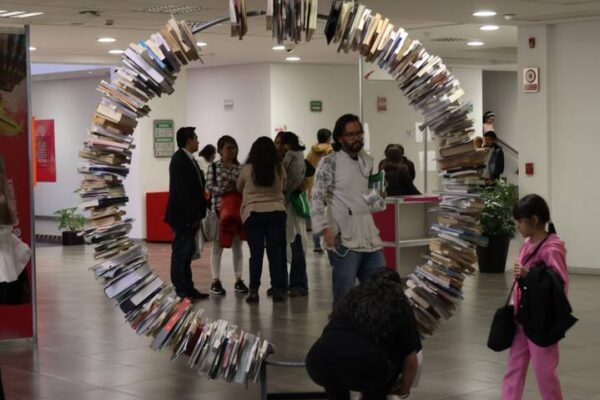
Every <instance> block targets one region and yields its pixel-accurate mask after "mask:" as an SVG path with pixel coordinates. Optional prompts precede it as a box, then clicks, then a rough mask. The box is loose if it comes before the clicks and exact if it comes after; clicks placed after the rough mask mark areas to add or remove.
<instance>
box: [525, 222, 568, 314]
mask: <svg viewBox="0 0 600 400" xmlns="http://www.w3.org/2000/svg"><path fill="white" fill-rule="evenodd" d="M536 246H537V244H536V245H535V246H534V245H532V244H531V240H530V239H526V240H525V243H524V244H523V247H521V251H520V252H519V263H520V264H523V260H525V259H527V257H528V256H529V254H531V253H532V252H533V251H534V250H535V248H536ZM566 255H567V250H566V249H565V243H564V242H563V241H562V240H560V238H559V237H558V235H556V234H554V233H553V234H550V236H548V239H546V241H545V242H544V244H543V245H542V247H540V249H539V250H538V252H537V254H536V255H535V256H533V258H531V260H529V261H528V262H527V265H525V266H526V267H528V268H531V267H533V266H535V265H536V264H537V263H538V262H540V261H543V262H544V263H545V264H546V266H548V268H552V270H554V272H556V273H557V274H558V276H560V278H561V279H562V281H563V282H564V285H565V294H566V293H568V288H569V273H568V271H567V260H566ZM520 302H521V289H520V288H519V285H517V287H515V291H514V292H513V304H514V305H515V311H517V310H518V309H519V307H518V306H519V304H520Z"/></svg>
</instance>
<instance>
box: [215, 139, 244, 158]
mask: <svg viewBox="0 0 600 400" xmlns="http://www.w3.org/2000/svg"><path fill="white" fill-rule="evenodd" d="M228 144H231V145H233V146H235V149H236V150H237V152H236V154H235V158H234V159H233V163H234V164H235V165H240V162H239V161H238V159H237V156H238V155H237V153H238V152H239V151H240V148H239V147H238V144H237V142H236V141H235V139H234V138H233V137H231V136H229V135H223V136H221V137H220V138H219V140H217V150H218V151H219V154H221V150H223V147H225V146H227V145H228Z"/></svg>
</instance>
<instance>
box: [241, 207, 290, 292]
mask: <svg viewBox="0 0 600 400" xmlns="http://www.w3.org/2000/svg"><path fill="white" fill-rule="evenodd" d="M286 217H287V216H286V213H285V211H272V212H253V213H252V214H250V216H249V217H248V219H246V221H245V222H244V231H245V232H246V238H247V240H248V247H250V262H249V266H250V289H253V290H258V288H259V287H260V278H261V275H262V267H263V257H264V254H265V244H266V248H267V258H268V260H269V272H270V274H271V287H273V289H275V290H279V291H281V292H285V290H286V289H287V280H288V273H287V263H286V260H285V250H286V249H285V246H286V243H285V242H286V240H285V220H286Z"/></svg>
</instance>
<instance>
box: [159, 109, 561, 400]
mask: <svg viewBox="0 0 600 400" xmlns="http://www.w3.org/2000/svg"><path fill="white" fill-rule="evenodd" d="M488 117H489V116H488ZM491 123H493V120H492V121H491ZM488 124H489V119H488ZM495 140H496V135H495V132H494V131H493V130H488V131H487V132H485V133H484V139H482V141H484V142H485V144H484V146H485V147H488V148H490V149H491V150H490V151H489V154H490V156H489V159H488V164H487V167H486V170H487V174H488V175H487V177H488V178H490V179H496V178H497V177H499V175H500V174H501V173H502V169H503V155H502V149H501V148H500V147H499V146H498V145H497V144H496V143H495ZM317 141H318V143H317V144H315V145H314V146H312V147H311V148H310V151H309V153H308V156H307V157H306V158H305V157H304V152H305V150H306V148H305V146H304V145H303V144H302V143H301V141H300V139H299V137H298V136H297V135H296V134H295V133H293V132H289V131H282V132H279V133H278V134H277V135H276V137H275V139H274V140H273V139H271V138H269V137H266V136H263V137H260V138H258V139H257V140H256V141H255V142H254V143H253V144H252V146H251V149H250V152H249V154H248V156H247V158H246V160H245V161H244V163H243V164H242V163H240V162H239V161H238V152H239V149H238V144H237V142H236V140H235V139H234V138H233V137H231V136H228V135H225V136H222V137H221V138H219V140H218V141H217V146H216V147H211V146H210V145H207V146H206V147H205V148H204V149H203V150H202V151H201V153H202V154H201V155H200V157H201V158H202V159H203V160H204V161H203V162H202V163H200V162H198V161H197V160H196V159H195V158H194V153H195V152H197V151H198V147H199V146H198V137H197V135H196V133H195V130H194V128H191V127H185V128H180V129H179V130H178V132H177V145H178V147H179V149H178V150H177V151H176V152H175V154H174V155H173V157H172V159H171V163H170V166H169V172H170V184H169V200H168V205H167V210H166V218H165V219H166V222H167V223H168V224H169V225H170V226H171V228H172V230H173V233H174V239H173V242H172V257H171V281H172V283H173V285H174V287H175V289H176V291H177V294H178V295H180V296H182V297H190V298H192V299H193V300H200V299H206V298H208V297H209V294H206V293H202V292H200V291H199V290H197V289H196V288H195V287H194V283H193V280H192V272H191V261H192V258H193V256H194V253H195V252H196V250H197V249H196V246H197V245H198V242H199V240H198V236H199V235H201V234H202V232H203V219H204V218H205V216H206V215H207V209H209V210H210V212H214V213H216V215H217V216H218V220H219V228H218V229H219V234H218V235H217V236H216V239H214V240H212V241H213V244H212V251H211V261H210V265H211V273H212V283H211V289H210V292H211V294H213V295H217V296H224V295H225V294H226V290H225V288H224V287H223V284H222V282H221V275H220V272H221V256H222V253H223V250H224V249H225V248H231V249H232V253H233V267H234V272H235V277H236V281H235V283H234V286H233V288H234V290H235V291H236V292H238V293H243V294H247V296H246V302H247V303H249V304H254V303H258V302H259V301H260V296H259V289H260V287H261V278H262V269H263V258H264V253H265V250H266V253H267V259H268V266H269V273H270V282H269V284H270V285H269V288H268V290H267V291H266V295H267V296H270V297H271V298H272V301H273V302H283V301H286V300H287V298H288V296H289V297H302V296H307V295H308V293H309V287H308V278H307V268H306V267H307V266H306V250H307V246H308V245H309V242H312V244H313V247H314V249H313V250H314V252H315V253H317V254H321V253H324V251H325V250H326V251H327V254H328V257H329V263H330V264H331V267H332V292H333V312H332V314H331V316H330V321H329V323H328V324H327V326H326V327H325V329H324V330H323V333H322V335H321V337H320V338H319V339H318V340H317V341H316V343H315V344H314V345H313V347H312V348H311V350H310V351H309V352H308V355H307V358H306V367H307V370H308V373H309V375H310V377H311V378H312V379H313V380H314V381H315V382H316V383H317V384H319V385H321V386H323V387H324V388H325V390H326V392H327V395H328V397H329V398H330V399H349V391H359V392H362V398H363V399H365V400H366V399H385V398H386V396H387V394H396V395H399V396H400V397H401V398H407V397H408V396H409V395H410V390H411V387H412V385H413V382H414V381H415V377H416V375H417V369H418V362H417V359H418V357H417V354H418V352H419V351H420V350H421V342H420V337H419V334H418V331H417V325H416V322H415V317H414V315H413V312H412V308H411V306H410V304H409V301H408V300H407V298H406V296H405V295H404V290H403V286H402V280H401V279H400V276H399V275H398V274H397V273H396V272H395V271H391V270H388V269H386V268H385V259H384V256H383V251H382V246H383V244H382V241H381V238H380V236H379V231H378V230H377V228H376V226H375V223H374V220H373V217H372V213H373V211H374V208H375V207H374V205H375V204H376V203H377V201H379V200H381V198H379V199H377V198H375V199H373V197H374V196H373V195H372V193H373V191H372V188H371V187H370V178H372V177H373V175H375V174H378V172H380V171H385V177H386V185H385V190H386V192H387V194H388V195H406V194H418V193H419V191H418V189H417V188H416V187H415V186H414V184H413V181H414V179H415V167H414V164H413V163H412V162H411V161H410V160H409V159H408V158H406V156H405V155H404V148H403V147H402V146H401V145H399V144H390V145H388V146H387V148H386V149H385V159H384V160H382V161H381V162H380V163H379V165H378V167H377V166H376V165H375V162H374V159H373V157H371V156H370V155H369V154H368V153H367V152H366V151H365V149H364V130H363V126H362V123H361V121H360V120H359V118H358V117H357V116H355V115H352V114H345V115H343V116H341V117H340V118H339V119H338V120H337V121H336V123H335V126H334V129H333V132H331V131H329V130H327V129H321V130H319V131H318V132H317ZM217 154H218V156H219V158H218V160H216V155H217ZM377 195H378V194H377V193H375V197H377ZM381 195H383V193H381ZM514 218H515V220H516V221H517V226H518V229H519V232H520V233H521V234H522V235H523V236H524V237H525V238H526V241H525V244H524V245H523V248H522V249H521V252H520V254H519V260H518V262H517V263H516V264H515V267H514V275H515V279H516V281H517V283H518V285H517V289H516V290H515V292H514V296H513V299H512V302H513V304H514V306H515V310H517V311H518V312H519V313H524V312H525V311H523V310H528V307H529V308H532V305H531V304H538V303H540V302H541V301H540V299H535V301H532V299H531V298H530V297H531V296H539V293H538V292H533V291H531V290H527V288H528V287H533V286H534V285H533V284H532V283H531V282H529V281H528V280H527V279H528V276H529V277H531V276H535V277H536V279H539V272H538V271H539V270H538V269H536V268H539V265H540V263H542V264H544V265H545V267H546V269H545V271H548V272H549V273H550V274H551V275H552V274H554V275H555V276H556V277H557V279H558V282H560V285H561V286H560V290H561V291H564V295H565V297H566V293H567V288H568V274H567V267H566V263H565V247H564V243H563V242H562V241H561V240H560V239H559V238H558V236H557V235H556V231H555V229H554V226H553V225H552V224H551V222H550V212H549V209H548V206H547V204H546V202H545V201H544V199H542V198H541V197H540V196H537V195H529V196H526V197H524V198H523V199H521V200H520V201H519V202H518V204H517V205H516V206H515V209H514ZM309 226H310V228H311V231H312V232H311V233H312V241H310V240H309V239H308V233H307V232H308V227H309ZM244 240H245V241H247V243H248V247H249V250H250V257H249V261H248V266H249V286H246V284H245V282H244V280H243V250H242V242H243V241H244ZM288 264H289V269H288ZM532 271H533V273H532ZM357 281H358V282H359V283H360V284H359V285H358V286H357V285H356V283H357ZM542 302H543V301H542ZM524 303H525V304H526V305H525V306H524V305H523V304H524ZM519 313H518V314H517V321H518V324H517V330H516V334H515V337H514V340H513V344H512V347H511V349H510V354H509V361H508V367H507V372H506V375H505V377H504V384H503V388H502V399H504V400H518V399H520V398H521V397H522V393H523V388H524V383H525V375H526V371H527V368H528V364H529V360H530V359H531V360H532V362H533V368H534V370H535V373H536V377H537V381H538V386H539V390H540V393H541V395H542V398H544V399H551V400H558V399H562V395H561V389H560V383H559V380H558V375H557V372H556V370H557V367H558V358H559V357H558V344H557V342H558V339H560V337H558V339H556V340H554V341H553V342H551V343H549V344H545V345H540V344H539V342H538V341H537V340H536V339H537V336H536V337H532V334H531V332H530V330H529V326H530V324H531V323H532V320H535V319H536V318H537V317H536V315H535V313H534V315H533V316H532V315H531V313H529V314H528V315H527V318H525V316H523V315H521V314H519ZM536 322H537V321H536ZM563 333H564V332H563ZM561 337H562V336H561Z"/></svg>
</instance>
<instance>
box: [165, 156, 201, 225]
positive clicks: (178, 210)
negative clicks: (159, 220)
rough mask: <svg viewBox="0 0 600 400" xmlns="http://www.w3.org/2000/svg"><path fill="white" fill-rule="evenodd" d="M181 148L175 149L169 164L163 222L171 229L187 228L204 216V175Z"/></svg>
mask: <svg viewBox="0 0 600 400" xmlns="http://www.w3.org/2000/svg"><path fill="white" fill-rule="evenodd" d="M194 163H195V161H192V160H191V159H190V157H189V156H188V155H187V154H186V153H185V151H184V150H183V149H179V150H177V151H176V152H175V153H174V154H173V157H171V163H170V164H169V200H168V201H167V210H166V212H165V222H166V223H168V224H169V225H170V226H171V227H172V228H173V229H175V230H181V229H189V228H191V227H192V225H194V224H195V223H197V222H198V221H199V220H200V219H202V218H204V217H205V216H206V200H205V199H204V185H205V182H204V176H203V175H202V172H200V173H199V171H200V168H198V169H196V166H195V165H194Z"/></svg>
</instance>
